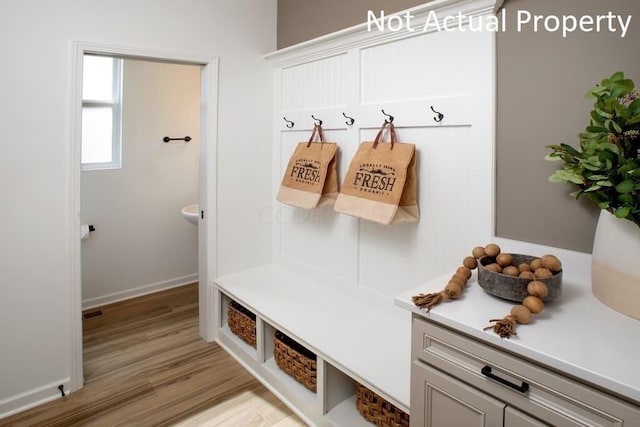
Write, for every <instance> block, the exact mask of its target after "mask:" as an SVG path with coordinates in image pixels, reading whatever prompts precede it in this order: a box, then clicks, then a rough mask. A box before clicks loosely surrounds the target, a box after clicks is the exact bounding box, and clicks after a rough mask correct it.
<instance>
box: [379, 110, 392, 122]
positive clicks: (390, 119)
mask: <svg viewBox="0 0 640 427" xmlns="http://www.w3.org/2000/svg"><path fill="white" fill-rule="evenodd" d="M380 111H382V114H384V115H385V116H387V117H389V120H387V119H384V122H385V123H393V116H392V115H391V114H387V113H385V112H384V110H380Z"/></svg>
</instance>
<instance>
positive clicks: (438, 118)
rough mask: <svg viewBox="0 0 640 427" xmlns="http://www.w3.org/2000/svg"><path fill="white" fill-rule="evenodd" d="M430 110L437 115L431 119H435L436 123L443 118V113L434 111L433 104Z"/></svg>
mask: <svg viewBox="0 0 640 427" xmlns="http://www.w3.org/2000/svg"><path fill="white" fill-rule="evenodd" d="M431 111H433V112H434V113H436V114H437V115H438V116H437V117H434V118H433V120H435V121H436V122H437V123H440V122H441V121H442V119H444V114H442V113H440V112H438V111H436V110H434V109H433V105H432V106H431Z"/></svg>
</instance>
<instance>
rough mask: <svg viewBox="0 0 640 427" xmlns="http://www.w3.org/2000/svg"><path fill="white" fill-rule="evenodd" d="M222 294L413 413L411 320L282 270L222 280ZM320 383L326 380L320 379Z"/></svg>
mask: <svg viewBox="0 0 640 427" xmlns="http://www.w3.org/2000/svg"><path fill="white" fill-rule="evenodd" d="M216 283H217V287H218V289H219V290H220V291H221V292H222V293H223V294H225V295H227V296H228V297H230V298H232V299H233V300H236V301H237V302H239V303H240V304H242V305H244V306H245V307H246V308H248V309H249V310H251V311H253V312H254V313H255V314H256V315H257V316H258V317H259V318H260V319H262V321H264V322H266V323H268V324H270V325H272V326H273V327H274V328H277V329H280V330H282V331H283V332H285V333H286V334H287V335H289V336H291V337H292V338H294V339H295V340H296V341H298V342H299V343H301V344H302V345H304V346H306V347H307V348H309V349H310V350H312V351H313V352H314V353H316V354H317V355H318V356H319V357H320V358H322V359H323V360H324V361H325V362H327V363H329V364H331V365H333V366H334V367H336V368H338V369H339V370H340V371H342V372H344V373H345V374H346V375H348V376H350V377H351V378H353V379H354V380H356V381H360V382H362V383H364V384H365V385H367V386H369V387H371V388H372V389H373V390H374V391H376V392H378V393H379V394H381V395H382V396H383V397H384V398H385V399H387V400H389V401H390V402H391V403H393V404H394V405H396V406H397V407H398V408H400V409H402V410H404V411H406V412H408V410H409V389H410V365H411V359H410V349H411V344H410V342H411V336H410V335H411V316H410V314H409V313H408V312H407V311H406V310H402V309H401V308H399V307H396V306H394V305H393V301H389V304H388V307H387V306H386V305H377V304H370V303H367V302H363V301H361V300H358V299H357V298H355V297H353V296H350V295H347V293H343V292H340V291H339V290H336V289H334V288H331V287H328V286H323V285H322V284H320V283H318V282H317V281H314V280H313V279H310V278H308V277H306V276H303V275H301V274H299V273H296V272H293V271H291V270H289V269H287V268H285V267H281V266H278V265H267V266H263V267H259V268H255V269H251V270H245V271H242V272H239V273H235V274H231V275H227V276H224V277H220V278H219V279H217V280H216ZM318 381H320V379H318Z"/></svg>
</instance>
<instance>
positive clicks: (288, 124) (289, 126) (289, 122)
mask: <svg viewBox="0 0 640 427" xmlns="http://www.w3.org/2000/svg"><path fill="white" fill-rule="evenodd" d="M283 119H284V121H285V122H287V124H286V126H287V127H288V128H289V129H291V128H292V127H294V126H295V125H296V124H295V123H294V122H292V121H291V120H287V118H286V117H283Z"/></svg>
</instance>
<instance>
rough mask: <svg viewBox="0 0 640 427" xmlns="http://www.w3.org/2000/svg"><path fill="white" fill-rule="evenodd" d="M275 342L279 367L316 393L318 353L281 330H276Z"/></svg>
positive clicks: (274, 353)
mask: <svg viewBox="0 0 640 427" xmlns="http://www.w3.org/2000/svg"><path fill="white" fill-rule="evenodd" d="M273 343H274V347H273V356H274V357H275V359H276V364H277V365H278V367H279V368H280V369H282V370H283V371H284V372H285V373H287V374H288V375H290V376H292V377H293V379H295V380H296V381H298V382H299V383H300V384H302V385H304V386H305V387H306V388H308V389H309V390H311V391H313V392H314V393H315V392H316V388H317V385H316V382H317V373H316V371H317V363H316V355H315V354H314V353H313V352H311V351H310V350H308V349H307V348H305V347H303V346H302V345H300V344H298V343H297V342H296V341H295V340H293V339H291V338H289V337H288V336H286V335H285V334H283V333H282V332H280V331H276V333H275V336H274V337H273Z"/></svg>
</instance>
